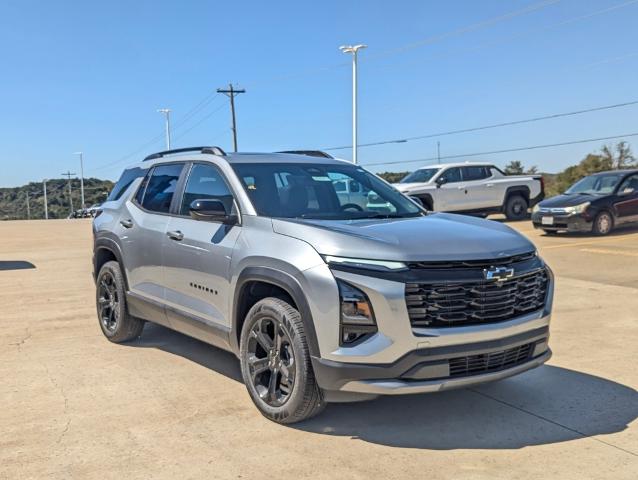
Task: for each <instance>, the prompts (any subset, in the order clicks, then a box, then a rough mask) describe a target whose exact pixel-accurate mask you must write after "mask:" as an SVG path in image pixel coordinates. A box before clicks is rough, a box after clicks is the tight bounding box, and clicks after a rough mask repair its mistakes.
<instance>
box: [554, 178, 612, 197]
mask: <svg viewBox="0 0 638 480" xmlns="http://www.w3.org/2000/svg"><path fill="white" fill-rule="evenodd" d="M621 178H622V175H621V174H619V173H609V174H604V175H590V176H589V177H585V178H583V179H582V180H579V181H577V182H576V183H575V184H573V185H572V186H571V187H569V189H568V190H567V191H566V192H565V193H566V194H568V195H573V194H597V195H605V194H608V193H612V192H613V191H614V189H615V188H616V185H618V182H619V181H620V179H621Z"/></svg>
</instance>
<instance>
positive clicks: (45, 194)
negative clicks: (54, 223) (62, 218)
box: [42, 178, 49, 220]
mask: <svg viewBox="0 0 638 480" xmlns="http://www.w3.org/2000/svg"><path fill="white" fill-rule="evenodd" d="M42 187H43V189H44V219H45V220H48V219H49V206H48V205H47V179H46V178H45V179H43V180H42Z"/></svg>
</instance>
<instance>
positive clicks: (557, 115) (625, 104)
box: [321, 100, 638, 150]
mask: <svg viewBox="0 0 638 480" xmlns="http://www.w3.org/2000/svg"><path fill="white" fill-rule="evenodd" d="M637 104H638V100H632V101H629V102H623V103H615V104H613V105H603V106H601V107H592V108H587V109H583V110H575V111H572V112H562V113H553V114H550V115H543V116H540V117H531V118H525V119H522V120H512V121H509V122H501V123H493V124H489V125H482V126H480V127H471V128H461V129H458V130H448V131H445V132H437V133H427V134H424V135H417V136H414V137H405V138H397V139H394V140H381V141H378V142H370V143H360V144H359V146H360V147H373V146H377V145H387V144H390V143H406V142H409V141H412V140H423V139H426V138H435V137H444V136H447V135H457V134H460V133H469V132H478V131H480V130H489V129H492V128H500V127H508V126H511V125H521V124H524V123H532V122H540V121H541V120H550V119H555V118H562V117H570V116H573V115H581V114H583V113H590V112H599V111H601V110H610V109H613V108H620V107H629V106H631V105H637ZM347 148H351V145H344V146H340V147H329V148H322V149H321V150H345V149H347Z"/></svg>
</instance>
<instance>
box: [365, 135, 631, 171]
mask: <svg viewBox="0 0 638 480" xmlns="http://www.w3.org/2000/svg"><path fill="white" fill-rule="evenodd" d="M637 136H638V132H637V133H626V134H624V135H613V136H610V137H598V138H586V139H583V140H572V141H569V142H560V143H547V144H544V145H532V146H529V147H517V148H507V149H503V150H491V151H486V152H471V153H462V154H458V155H446V156H442V157H441V160H449V159H454V158H464V157H477V156H480V155H496V154H499V153H511V152H522V151H525V150H538V149H541V148H552V147H563V146H565V145H576V144H579V143H591V142H601V141H604V140H615V139H617V138H627V137H637ZM437 160H438V159H437V157H430V158H418V159H414V160H396V161H392V162H376V163H366V164H364V165H363V166H364V167H372V166H375V165H394V164H398V163H416V162H434V161H437Z"/></svg>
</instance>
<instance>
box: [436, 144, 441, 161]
mask: <svg viewBox="0 0 638 480" xmlns="http://www.w3.org/2000/svg"><path fill="white" fill-rule="evenodd" d="M436 158H437V160H438V161H439V163H441V142H439V141H438V140H437V142H436Z"/></svg>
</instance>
